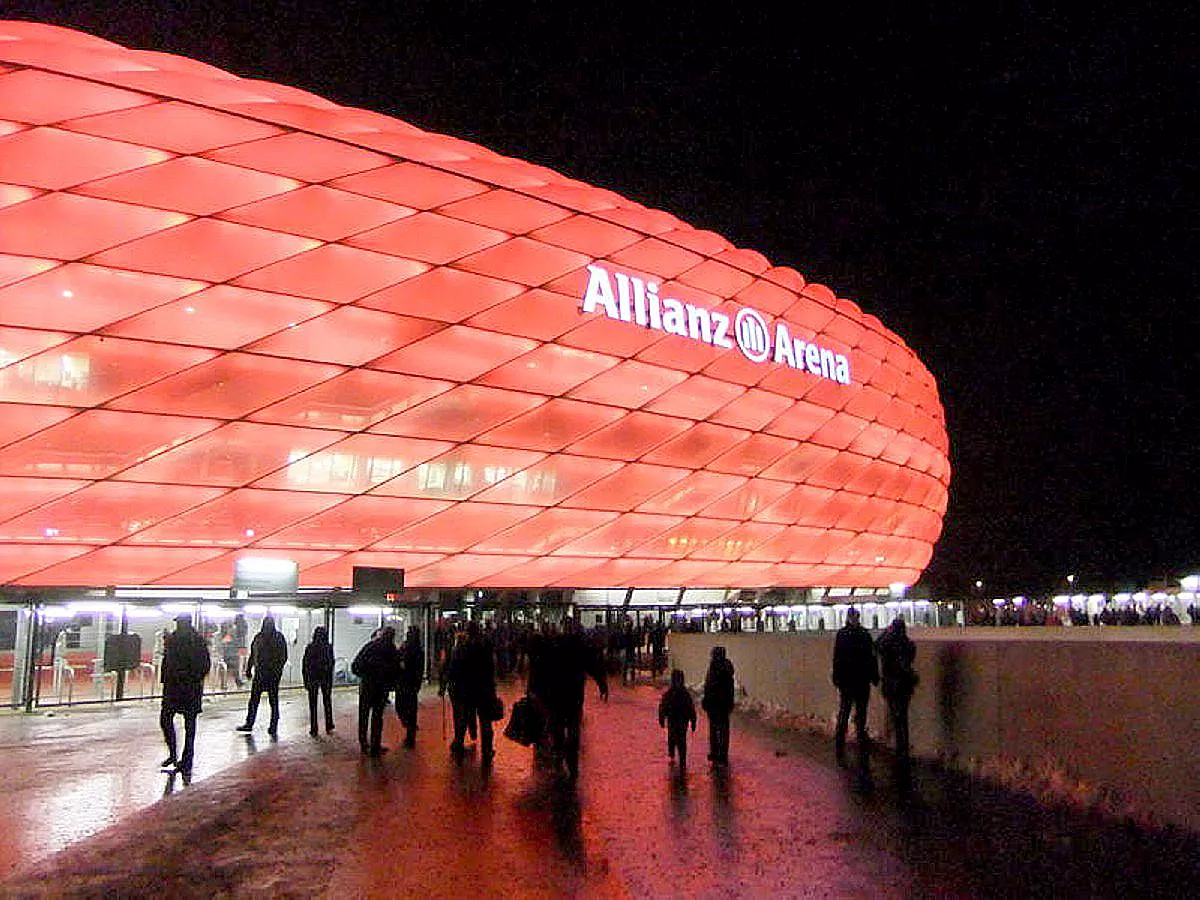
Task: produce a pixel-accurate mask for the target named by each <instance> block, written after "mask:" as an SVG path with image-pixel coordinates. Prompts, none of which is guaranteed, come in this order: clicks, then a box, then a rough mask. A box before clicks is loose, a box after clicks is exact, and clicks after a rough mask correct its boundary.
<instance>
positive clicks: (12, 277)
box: [0, 185, 58, 287]
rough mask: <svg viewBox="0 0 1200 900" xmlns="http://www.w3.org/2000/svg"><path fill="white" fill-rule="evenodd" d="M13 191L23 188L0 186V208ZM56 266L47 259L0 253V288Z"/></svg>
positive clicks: (55, 263) (22, 198) (23, 198)
mask: <svg viewBox="0 0 1200 900" xmlns="http://www.w3.org/2000/svg"><path fill="white" fill-rule="evenodd" d="M13 190H24V188H10V187H9V186H8V185H0V206H5V205H6V204H5V202H4V199H5V197H6V196H7V195H9V193H10V192H11V191H13ZM35 193H36V192H31V193H30V196H34V195H35ZM27 199H28V197H21V198H20V200H16V201H14V202H18V203H19V202H21V201H22V200H27ZM57 265H58V263H57V262H54V261H52V260H49V259H34V258H32V257H29V256H7V255H5V254H3V253H0V287H3V286H4V285H7V284H12V283H13V282H16V281H21V280H23V279H25V278H29V277H30V276H32V275H37V274H39V273H41V272H45V271H47V270H49V269H53V268H54V267H55V266H57Z"/></svg>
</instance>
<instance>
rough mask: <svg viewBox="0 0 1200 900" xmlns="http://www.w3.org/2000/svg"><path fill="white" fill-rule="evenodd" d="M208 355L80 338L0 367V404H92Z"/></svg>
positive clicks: (165, 346)
mask: <svg viewBox="0 0 1200 900" xmlns="http://www.w3.org/2000/svg"><path fill="white" fill-rule="evenodd" d="M212 355H213V354H212V352H211V351H209V350H200V349H197V348H193V347H174V346H171V345H169V344H148V343H146V342H144V341H125V340H121V339H119V338H107V339H106V338H102V337H96V336H94V335H85V336H83V337H80V338H76V339H75V340H73V341H70V342H69V343H66V344H60V345H59V346H57V347H54V348H52V349H50V350H47V351H45V352H44V353H40V354H38V355H37V356H31V357H29V358H27V359H24V360H21V361H20V362H18V363H14V364H13V365H10V366H6V367H5V368H3V369H0V401H7V402H18V403H19V402H37V403H50V404H56V405H61V406H77V407H86V406H96V405H98V404H101V403H103V402H105V401H106V400H109V399H112V398H113V397H117V396H119V395H121V394H124V393H126V392H127V391H132V390H134V389H135V388H137V387H138V386H140V385H143V384H146V383H147V382H151V381H156V380H158V379H160V378H162V377H163V376H165V375H169V374H170V373H171V372H175V371H178V370H179V369H183V368H187V367H189V366H194V365H197V364H198V363H201V362H204V361H205V360H207V359H211V358H212Z"/></svg>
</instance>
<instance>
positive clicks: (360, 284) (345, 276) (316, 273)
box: [237, 244, 426, 303]
mask: <svg viewBox="0 0 1200 900" xmlns="http://www.w3.org/2000/svg"><path fill="white" fill-rule="evenodd" d="M425 269H426V266H424V265H422V264H421V263H416V262H413V261H411V260H408V259H397V258H395V257H392V256H387V255H384V254H381V253H372V252H370V251H367V250H359V249H356V248H354V247H344V246H342V245H341V244H325V245H323V246H320V247H318V248H316V249H315V250H310V251H309V252H307V253H300V254H297V255H295V256H291V257H289V258H288V259H284V260H282V261H280V262H278V263H275V264H274V265H271V266H266V267H264V268H262V269H259V270H258V271H256V272H251V273H249V274H248V275H244V276H242V277H241V278H239V279H238V281H237V283H238V284H241V285H244V286H246V287H252V288H261V289H262V290H266V291H277V292H279V293H283V294H297V295H299V296H301V297H313V298H315V299H317V300H331V301H333V302H335V303H349V302H351V301H353V300H357V299H358V298H360V297H365V296H366V295H367V294H371V293H374V292H375V291H378V290H381V289H382V288H385V287H387V286H389V285H392V284H397V283H399V282H401V281H405V280H407V279H409V278H412V277H413V276H414V275H419V274H421V273H422V272H424V271H425Z"/></svg>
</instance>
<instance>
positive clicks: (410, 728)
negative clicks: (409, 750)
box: [396, 625, 425, 747]
mask: <svg viewBox="0 0 1200 900" xmlns="http://www.w3.org/2000/svg"><path fill="white" fill-rule="evenodd" d="M424 680H425V647H424V645H423V644H422V643H421V629H420V628H418V627H417V626H416V625H411V626H409V629H408V632H407V633H406V634H405V636H404V646H403V647H401V648H400V680H399V682H398V683H397V684H396V715H397V716H398V717H399V719H400V724H402V725H403V726H404V746H405V747H415V746H416V745H417V706H418V697H419V695H420V692H421V682H423V681H424Z"/></svg>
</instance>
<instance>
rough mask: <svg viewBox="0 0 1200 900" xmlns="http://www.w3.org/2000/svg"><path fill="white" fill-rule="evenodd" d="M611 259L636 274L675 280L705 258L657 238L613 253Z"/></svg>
mask: <svg viewBox="0 0 1200 900" xmlns="http://www.w3.org/2000/svg"><path fill="white" fill-rule="evenodd" d="M609 259H611V260H612V262H613V263H614V264H615V265H617V266H620V267H621V268H624V269H633V270H634V271H635V272H654V273H655V274H656V275H657V276H658V277H659V278H674V277H675V276H676V275H678V274H679V273H680V272H686V271H687V270H688V269H690V268H692V267H693V266H695V265H696V264H697V263H699V262H700V261H701V260H702V259H703V257H702V256H698V255H697V254H695V253H691V252H690V251H687V250H684V249H683V248H682V247H677V246H675V245H674V244H668V243H665V242H664V241H660V240H657V239H655V238H646V239H645V240H642V241H639V242H638V243H636V244H634V245H632V246H630V247H625V248H624V249H621V250H618V251H617V252H616V253H613V254H612V255H611V256H610V257H609Z"/></svg>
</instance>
